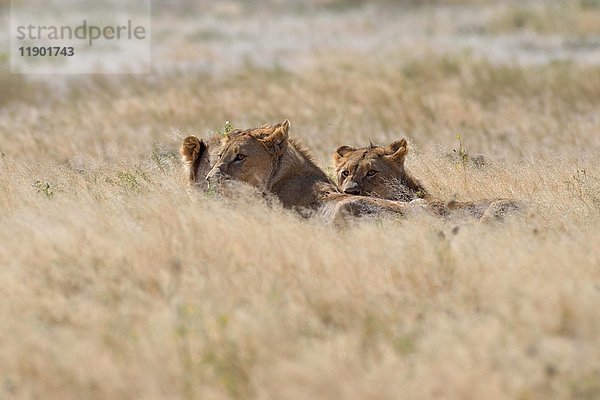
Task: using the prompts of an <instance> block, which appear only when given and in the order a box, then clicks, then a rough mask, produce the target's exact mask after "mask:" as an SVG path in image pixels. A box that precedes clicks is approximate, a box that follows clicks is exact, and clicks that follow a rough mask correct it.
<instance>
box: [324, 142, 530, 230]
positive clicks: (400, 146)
mask: <svg viewBox="0 0 600 400" xmlns="http://www.w3.org/2000/svg"><path fill="white" fill-rule="evenodd" d="M407 154H408V143H407V141H406V139H401V140H398V141H395V142H392V143H391V144H390V145H388V146H387V147H382V146H373V145H372V144H371V145H369V146H368V147H363V148H358V149H355V148H352V147H350V146H342V147H339V148H338V149H337V150H336V151H335V152H334V153H333V155H332V163H333V167H334V169H335V172H336V179H337V184H338V187H339V188H340V190H341V191H343V192H344V193H348V194H355V195H362V196H371V197H378V198H383V199H388V200H396V201H398V200H400V201H415V200H418V199H423V200H420V203H422V204H424V205H427V206H428V208H430V209H432V210H434V211H435V212H436V213H437V214H438V215H448V214H450V213H452V212H456V211H459V210H460V211H464V212H466V213H467V214H469V215H471V216H474V217H476V218H479V219H481V220H486V221H487V220H493V219H501V218H502V217H503V216H504V215H505V214H506V213H508V212H510V211H514V210H517V209H518V208H519V205H518V203H517V202H515V201H514V200H507V199H488V200H479V201H468V202H457V201H453V200H452V201H443V200H440V199H434V198H433V197H432V196H431V195H430V194H429V193H428V191H427V190H426V189H425V187H424V186H423V185H422V184H421V183H420V182H419V181H418V180H417V179H415V178H414V177H413V176H412V175H411V174H410V173H409V172H408V171H407V170H406V168H405V166H404V162H405V159H406V155H407Z"/></svg>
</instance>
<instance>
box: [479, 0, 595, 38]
mask: <svg viewBox="0 0 600 400" xmlns="http://www.w3.org/2000/svg"><path fill="white" fill-rule="evenodd" d="M490 27H491V29H492V30H494V31H501V32H506V31H513V30H519V29H525V30H531V31H534V32H537V33H542V34H548V33H553V34H557V33H559V34H570V35H578V36H589V35H592V36H593V35H596V36H597V35H599V34H600V2H599V1H597V0H580V1H548V2H541V3H539V2H533V3H529V4H528V3H524V4H522V5H515V4H511V5H509V6H507V7H505V8H504V9H503V11H502V12H500V13H499V14H497V15H496V16H495V18H493V19H492V21H491V24H490Z"/></svg>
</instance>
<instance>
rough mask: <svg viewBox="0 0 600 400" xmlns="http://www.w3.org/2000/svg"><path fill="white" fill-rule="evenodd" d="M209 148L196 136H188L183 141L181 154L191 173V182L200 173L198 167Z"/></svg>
mask: <svg viewBox="0 0 600 400" xmlns="http://www.w3.org/2000/svg"><path fill="white" fill-rule="evenodd" d="M207 149H208V146H207V145H206V143H204V141H203V140H202V139H198V138H197V137H196V136H188V137H186V138H185V139H184V140H183V143H182V144H181V148H180V149H179V153H180V154H181V158H182V160H183V162H184V163H185V164H186V166H187V168H188V169H189V171H190V180H191V181H195V180H196V175H197V172H198V166H199V165H200V160H201V159H202V157H203V156H204V154H205V153H206V150H207Z"/></svg>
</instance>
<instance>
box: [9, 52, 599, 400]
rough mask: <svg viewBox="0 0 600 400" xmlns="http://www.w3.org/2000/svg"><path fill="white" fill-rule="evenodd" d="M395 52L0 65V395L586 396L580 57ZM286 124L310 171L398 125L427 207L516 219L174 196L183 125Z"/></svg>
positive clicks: (587, 181) (590, 372)
mask: <svg viewBox="0 0 600 400" xmlns="http://www.w3.org/2000/svg"><path fill="white" fill-rule="evenodd" d="M399 59H401V58H400V57H397V54H378V55H377V56H376V57H370V58H369V59H367V58H365V57H363V55H361V54H354V55H352V54H351V55H348V56H347V57H346V58H322V59H318V61H319V62H318V64H319V66H318V67H316V68H310V69H303V70H300V71H297V72H289V71H286V70H284V69H282V68H277V67H274V68H268V69H261V68H257V67H253V66H251V65H247V66H245V67H242V68H239V69H236V70H235V71H233V72H231V73H225V74H221V75H212V74H201V73H195V72H191V73H186V74H163V75H159V74H156V75H153V76H151V77H148V78H138V79H131V78H130V77H127V78H122V79H120V78H115V77H106V78H104V77H95V78H83V79H80V80H78V81H75V80H73V81H72V82H71V83H72V86H71V87H69V88H68V89H64V90H60V91H57V90H46V89H43V87H41V86H40V85H41V84H40V83H33V82H31V81H27V80H23V81H17V80H14V76H10V75H3V76H6V78H4V77H2V78H0V84H1V85H6V86H7V87H9V88H17V89H11V90H13V92H11V93H12V94H7V93H9V92H6V91H1V92H0V104H2V108H1V109H0V115H1V117H0V188H2V190H1V191H0V266H1V268H0V293H2V294H3V301H2V313H1V314H0V315H1V317H0V323H1V324H2V329H1V330H0V343H1V344H2V345H1V346H0V398H21V399H27V398H42V397H43V398H46V399H81V398H90V399H93V398H111V399H127V398H143V399H164V398H182V399H232V398H233V399H271V398H277V399H307V398H327V399H329V398H331V399H339V398H345V399H365V398H376V399H397V398H410V399H441V398H445V399H481V398H486V399H507V398H515V399H566V398H572V399H596V398H598V397H599V396H600V379H599V377H600V364H599V363H598V360H600V347H599V346H598V339H599V337H600V320H599V319H598V304H600V251H599V248H598V243H600V167H599V165H600V157H599V154H600V152H599V150H600V137H599V136H598V131H599V127H600V122H599V121H600V115H599V113H598V110H599V109H600V95H599V93H600V78H599V76H600V73H599V72H600V70H599V69H598V66H593V65H592V66H580V65H576V64H573V63H553V64H545V65H538V66H520V65H510V64H509V65H497V64H493V63H491V62H489V61H486V60H479V59H477V58H475V57H471V56H469V55H466V54H449V55H448V54H447V55H442V56H434V55H431V56H427V57H424V58H422V59H418V60H415V61H410V62H402V61H398V60H399ZM285 117H287V118H290V119H291V121H292V132H293V134H294V135H296V136H298V137H300V138H302V139H303V140H304V142H306V144H307V145H308V146H309V147H310V148H312V149H313V150H314V153H315V156H316V158H317V159H318V161H319V162H320V164H321V165H323V166H326V165H327V163H328V157H329V153H330V152H331V151H332V150H333V149H334V148H335V147H336V146H339V145H342V144H350V145H364V144H366V143H367V142H368V141H369V140H373V141H374V142H379V143H387V142H388V141H391V140H393V139H396V138H398V137H399V136H405V135H406V136H408V137H409V138H411V140H412V143H413V149H414V152H413V153H412V155H411V157H410V159H409V166H410V168H411V170H412V171H414V172H415V174H416V175H417V176H419V177H421V179H422V180H423V182H424V183H425V184H426V185H427V186H428V187H430V188H431V190H432V192H433V193H434V194H435V195H439V196H442V197H446V198H450V197H452V196H454V195H456V196H457V197H459V198H461V199H477V198H483V197H513V198H518V199H522V200H524V201H527V202H529V203H530V204H531V207H530V209H529V210H528V211H527V212H525V213H524V214H523V215H521V216H517V217H515V218H511V219H509V220H508V221H507V222H505V223H502V224H491V225H481V224H477V223H475V222H473V221H468V220H460V219H453V220H439V219H435V218H432V217H430V216H427V215H413V216H409V217H407V218H403V219H379V220H370V221H362V222H358V223H356V224H353V225H352V226H350V227H348V228H347V229H344V230H336V229H334V228H332V227H329V226H325V225H324V224H323V223H321V222H320V221H318V220H314V221H312V220H309V221H307V220H301V219H300V218H299V217H297V216H296V215H294V214H293V213H291V212H289V211H286V210H282V209H280V208H279V207H277V206H273V207H267V206H266V205H264V204H263V203H262V200H261V199H260V198H257V196H255V195H254V194H253V193H251V192H250V191H244V190H241V191H240V194H239V195H238V196H236V197H234V198H222V197H218V196H216V195H204V194H201V193H196V192H194V191H192V190H189V189H188V188H187V186H186V182H185V175H184V174H183V172H182V167H181V164H180V162H179V159H178V158H177V157H176V150H177V147H178V145H179V143H180V140H181V139H182V138H183V137H184V136H185V135H187V134H189V133H196V134H199V135H205V134H206V133H208V132H209V131H212V130H214V129H216V128H217V127H220V126H222V124H223V122H224V121H225V120H230V121H232V122H233V123H234V125H235V126H236V127H248V126H255V125H257V124H261V123H264V122H272V121H277V120H281V119H282V118H285ZM457 133H460V134H461V137H462V138H463V140H464V145H465V146H466V149H467V150H468V151H469V152H471V153H473V154H474V153H483V154H485V156H486V159H487V160H488V164H487V165H486V166H484V167H483V168H479V169H478V168H476V167H475V166H471V165H467V166H463V165H461V164H460V163H459V162H457V160H456V157H455V156H454V154H455V153H454V151H453V150H455V149H458V141H457V139H456V135H457Z"/></svg>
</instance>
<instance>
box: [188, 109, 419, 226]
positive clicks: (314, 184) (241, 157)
mask: <svg viewBox="0 0 600 400" xmlns="http://www.w3.org/2000/svg"><path fill="white" fill-rule="evenodd" d="M289 128H290V122H289V120H285V121H283V122H281V123H278V124H275V125H263V126H261V127H258V128H252V129H246V130H240V129H237V130H234V131H231V132H229V133H228V134H226V135H225V136H224V137H222V138H221V140H220V143H216V144H215V143H214V142H213V143H208V144H206V143H204V142H203V141H201V140H199V139H197V138H195V137H188V138H186V139H185V140H184V143H183V145H182V148H181V153H182V155H183V157H184V161H185V162H186V163H187V164H188V168H189V174H190V175H189V176H190V180H191V181H193V182H196V181H197V180H198V179H199V177H200V176H201V174H203V173H204V171H205V170H206V168H207V164H206V163H209V164H212V167H211V168H210V170H209V171H208V173H207V174H206V181H208V183H209V186H219V185H221V184H223V183H224V182H226V181H229V180H231V181H238V182H243V183H246V184H249V185H251V186H253V187H255V188H257V189H258V190H260V191H262V192H263V193H265V194H272V195H274V196H275V197H276V198H278V199H279V201H280V202H281V204H282V205H283V207H285V208H289V209H294V210H296V211H298V212H299V213H300V214H301V215H314V214H315V213H318V214H321V215H322V216H324V217H326V218H327V219H329V220H330V221H332V222H336V221H337V220H339V219H344V218H345V217H346V216H348V215H352V216H357V217H360V216H364V215H369V214H380V213H393V214H400V215H404V214H405V213H406V212H407V211H408V210H417V209H421V208H423V206H422V205H409V204H408V203H405V202H398V201H389V200H385V199H379V198H370V197H363V196H354V195H349V194H345V193H341V192H340V191H339V190H338V189H337V187H336V185H335V184H334V183H333V182H331V181H330V180H329V178H328V177H327V175H326V174H325V172H324V171H323V170H322V169H321V168H319V167H318V166H317V165H316V164H315V162H314V161H313V159H312V157H311V155H310V154H309V152H308V150H307V149H306V148H305V147H304V146H303V145H302V144H301V143H300V142H299V141H298V140H297V139H295V138H290V137H289ZM203 143H204V144H203ZM211 149H213V150H211ZM214 153H216V155H215V159H214V162H212V161H211V156H210V154H214ZM196 166H198V168H196Z"/></svg>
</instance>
